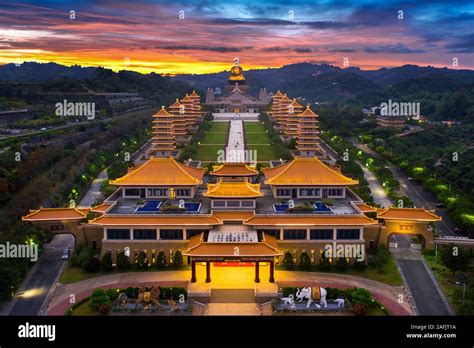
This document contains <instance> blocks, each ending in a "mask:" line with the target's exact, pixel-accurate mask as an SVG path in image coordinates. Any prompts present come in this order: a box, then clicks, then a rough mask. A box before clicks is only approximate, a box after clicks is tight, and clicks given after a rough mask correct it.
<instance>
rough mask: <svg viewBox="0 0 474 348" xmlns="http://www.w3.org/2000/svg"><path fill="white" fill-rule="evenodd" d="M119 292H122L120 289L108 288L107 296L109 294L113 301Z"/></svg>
mask: <svg viewBox="0 0 474 348" xmlns="http://www.w3.org/2000/svg"><path fill="white" fill-rule="evenodd" d="M117 290H118V291H117ZM119 294H120V290H119V289H108V290H107V296H109V298H110V300H111V301H113V300H116V299H117V298H118V297H119Z"/></svg>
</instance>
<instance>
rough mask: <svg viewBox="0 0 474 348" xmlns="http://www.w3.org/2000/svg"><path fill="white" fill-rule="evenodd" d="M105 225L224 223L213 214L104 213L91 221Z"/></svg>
mask: <svg viewBox="0 0 474 348" xmlns="http://www.w3.org/2000/svg"><path fill="white" fill-rule="evenodd" d="M89 224H92V225H101V226H102V225H103V226H129V225H134V226H198V225H203V226H209V225H222V221H220V220H219V219H217V218H216V217H214V216H211V215H197V214H193V215H192V216H191V215H167V214H166V215H165V214H163V215H153V216H150V215H146V216H145V215H140V214H137V215H102V216H99V217H98V218H96V219H94V220H91V221H89Z"/></svg>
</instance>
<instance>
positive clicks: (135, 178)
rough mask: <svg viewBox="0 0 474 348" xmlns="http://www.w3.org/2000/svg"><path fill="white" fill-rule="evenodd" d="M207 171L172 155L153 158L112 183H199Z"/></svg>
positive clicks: (182, 184)
mask: <svg viewBox="0 0 474 348" xmlns="http://www.w3.org/2000/svg"><path fill="white" fill-rule="evenodd" d="M158 146H159V145H158ZM205 172H206V169H205V168H195V167H189V166H187V165H184V164H182V163H179V162H177V161H176V160H175V159H174V158H172V157H169V158H151V159H149V160H148V161H147V162H145V163H144V164H142V165H141V166H139V167H137V168H136V169H134V170H131V171H129V172H128V173H127V174H126V175H124V176H122V177H121V178H118V179H116V180H112V181H111V182H110V183H111V184H112V185H119V186H147V185H150V186H152V185H153V186H155V185H165V186H166V185H178V186H189V185H199V184H200V183H201V182H202V177H203V176H204V173H205Z"/></svg>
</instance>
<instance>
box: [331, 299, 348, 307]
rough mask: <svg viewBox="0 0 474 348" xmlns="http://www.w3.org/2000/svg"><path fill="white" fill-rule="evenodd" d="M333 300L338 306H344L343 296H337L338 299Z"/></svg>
mask: <svg viewBox="0 0 474 348" xmlns="http://www.w3.org/2000/svg"><path fill="white" fill-rule="evenodd" d="M334 302H336V303H337V306H338V307H344V305H345V303H346V301H345V300H344V299H343V298H338V299H336V300H334Z"/></svg>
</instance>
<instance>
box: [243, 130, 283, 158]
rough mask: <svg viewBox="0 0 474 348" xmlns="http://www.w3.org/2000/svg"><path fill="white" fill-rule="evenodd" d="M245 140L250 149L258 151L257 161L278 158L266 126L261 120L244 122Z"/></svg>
mask: <svg viewBox="0 0 474 348" xmlns="http://www.w3.org/2000/svg"><path fill="white" fill-rule="evenodd" d="M244 129H245V141H246V145H247V149H248V150H256V151H257V161H258V162H262V161H269V160H272V159H278V156H277V155H276V154H275V152H274V151H273V146H272V145H273V144H272V141H271V139H270V137H269V135H268V132H267V130H266V129H265V126H264V124H263V123H261V122H244Z"/></svg>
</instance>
